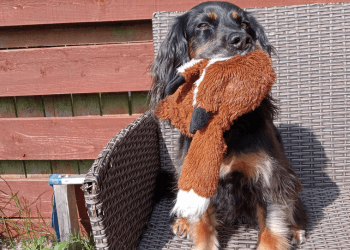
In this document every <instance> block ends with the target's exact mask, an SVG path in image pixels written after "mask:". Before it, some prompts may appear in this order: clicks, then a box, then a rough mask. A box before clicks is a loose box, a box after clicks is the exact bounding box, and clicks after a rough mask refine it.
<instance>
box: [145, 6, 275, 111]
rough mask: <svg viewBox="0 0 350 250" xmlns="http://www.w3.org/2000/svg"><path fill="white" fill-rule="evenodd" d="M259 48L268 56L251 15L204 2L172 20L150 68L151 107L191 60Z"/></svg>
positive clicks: (268, 46)
mask: <svg viewBox="0 0 350 250" xmlns="http://www.w3.org/2000/svg"><path fill="white" fill-rule="evenodd" d="M258 46H260V48H261V49H263V50H264V51H265V52H267V53H268V54H269V55H271V52H273V50H274V48H273V47H272V46H271V44H270V43H269V41H268V39H267V37H266V35H265V32H264V29H263V27H262V26H261V25H260V24H259V23H258V22H257V20H256V19H255V18H254V17H253V16H252V14H251V13H249V12H246V11H244V10H242V9H241V8H239V7H237V6H236V5H233V4H231V3H227V2H205V3H202V4H199V5H197V6H196V7H194V8H192V9H191V10H189V11H188V12H186V13H185V14H184V15H182V16H179V17H177V18H176V19H175V22H174V24H173V26H172V28H171V30H170V31H169V33H168V35H167V37H166V38H165V40H164V41H163V43H162V44H161V46H160V48H159V51H158V54H157V56H156V59H155V60H154V61H153V63H152V65H151V75H152V77H153V87H152V90H151V107H152V108H155V106H156V105H157V103H158V102H159V101H160V100H161V99H163V98H164V97H165V86H166V83H167V82H169V81H170V80H171V79H172V78H173V77H174V76H175V74H176V68H178V67H179V66H181V65H182V64H184V63H186V62H188V61H189V60H190V59H192V58H216V57H231V56H235V55H238V54H242V55H244V54H245V53H247V52H250V51H253V50H255V49H256V48H257V47H258Z"/></svg>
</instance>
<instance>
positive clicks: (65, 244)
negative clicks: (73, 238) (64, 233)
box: [54, 241, 69, 250]
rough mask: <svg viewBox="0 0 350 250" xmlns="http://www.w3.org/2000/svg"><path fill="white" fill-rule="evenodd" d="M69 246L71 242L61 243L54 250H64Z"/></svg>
mask: <svg viewBox="0 0 350 250" xmlns="http://www.w3.org/2000/svg"><path fill="white" fill-rule="evenodd" d="M68 245H69V241H61V242H60V243H58V245H56V246H55V248H54V250H64V249H65V248H66V247H67V246H68Z"/></svg>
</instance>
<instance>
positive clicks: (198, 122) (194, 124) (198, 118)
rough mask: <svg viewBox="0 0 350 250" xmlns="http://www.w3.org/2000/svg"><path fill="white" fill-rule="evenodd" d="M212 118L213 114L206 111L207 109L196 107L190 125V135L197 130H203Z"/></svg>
mask: <svg viewBox="0 0 350 250" xmlns="http://www.w3.org/2000/svg"><path fill="white" fill-rule="evenodd" d="M210 116H211V113H210V112H207V111H205V109H203V108H199V107H194V109H193V113H192V118H191V124H190V133H191V134H194V133H196V131H197V130H201V129H202V128H203V127H204V125H205V124H206V123H207V122H208V120H209V118H210Z"/></svg>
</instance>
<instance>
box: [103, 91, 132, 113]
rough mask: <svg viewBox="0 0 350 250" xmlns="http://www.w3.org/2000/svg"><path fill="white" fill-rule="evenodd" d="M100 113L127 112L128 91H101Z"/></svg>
mask: <svg viewBox="0 0 350 250" xmlns="http://www.w3.org/2000/svg"><path fill="white" fill-rule="evenodd" d="M101 109H102V115H116V114H129V97H128V93H126V92H122V93H102V94H101Z"/></svg>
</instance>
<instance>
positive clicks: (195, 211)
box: [171, 189, 210, 221]
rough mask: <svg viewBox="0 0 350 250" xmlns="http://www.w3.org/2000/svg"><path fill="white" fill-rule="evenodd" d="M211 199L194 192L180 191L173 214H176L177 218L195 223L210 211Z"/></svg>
mask: <svg viewBox="0 0 350 250" xmlns="http://www.w3.org/2000/svg"><path fill="white" fill-rule="evenodd" d="M209 204H210V199H209V198H205V197H201V196H199V195H198V194H196V193H195V192H194V191H193V190H190V191H189V192H187V191H184V190H181V189H180V190H179V191H178V193H177V197H176V203H175V206H174V208H173V209H172V211H171V213H172V214H176V215H177V217H184V218H186V219H189V220H190V221H193V220H195V219H197V218H199V217H200V216H202V214H203V213H204V212H205V211H206V210H207V209H208V206H209Z"/></svg>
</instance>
